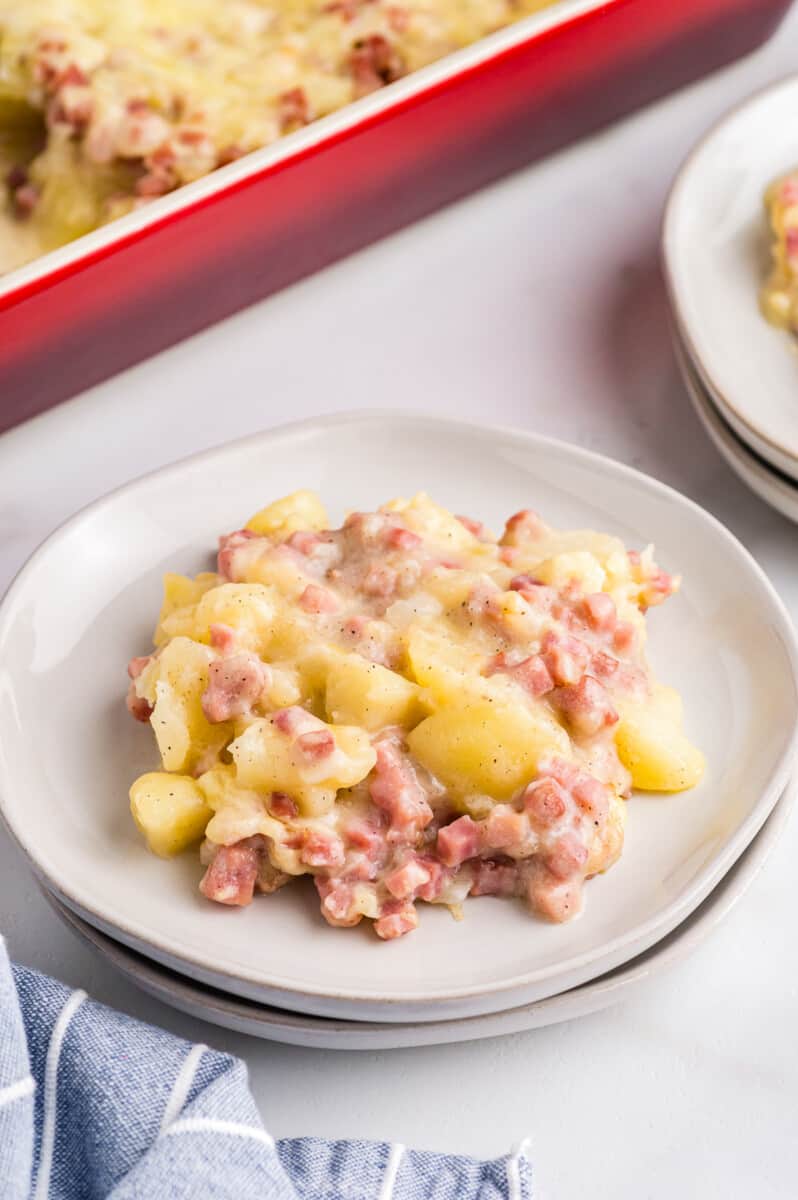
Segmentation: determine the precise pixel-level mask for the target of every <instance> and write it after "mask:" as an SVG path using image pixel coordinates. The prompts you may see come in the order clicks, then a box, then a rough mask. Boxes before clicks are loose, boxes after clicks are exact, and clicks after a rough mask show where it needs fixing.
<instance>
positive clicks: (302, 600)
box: [299, 583, 338, 616]
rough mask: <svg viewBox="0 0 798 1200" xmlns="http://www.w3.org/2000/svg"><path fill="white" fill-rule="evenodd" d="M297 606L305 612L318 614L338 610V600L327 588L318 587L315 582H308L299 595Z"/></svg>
mask: <svg viewBox="0 0 798 1200" xmlns="http://www.w3.org/2000/svg"><path fill="white" fill-rule="evenodd" d="M299 606H300V608H303V609H304V610H305V612H308V613H313V614H314V615H316V616H320V615H321V614H322V613H334V612H337V611H338V601H337V600H336V598H335V595H334V594H333V593H332V592H331V591H330V589H329V588H326V587H319V586H318V585H317V584H315V583H309V584H308V586H307V587H306V588H305V590H304V592H303V593H302V595H301V596H300V597H299Z"/></svg>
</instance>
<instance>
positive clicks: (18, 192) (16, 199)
mask: <svg viewBox="0 0 798 1200" xmlns="http://www.w3.org/2000/svg"><path fill="white" fill-rule="evenodd" d="M40 196H41V192H40V191H39V189H38V188H37V187H36V185H35V184H34V183H23V184H21V185H20V186H19V187H18V188H15V190H14V191H13V192H12V193H11V199H12V201H13V204H14V212H15V213H16V215H17V216H18V217H28V216H30V214H31V213H32V212H33V210H34V208H35V207H36V205H37V204H38V203H39V198H40Z"/></svg>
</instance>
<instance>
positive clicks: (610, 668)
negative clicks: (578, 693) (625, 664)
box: [590, 650, 620, 680]
mask: <svg viewBox="0 0 798 1200" xmlns="http://www.w3.org/2000/svg"><path fill="white" fill-rule="evenodd" d="M619 665H620V664H619V662H618V659H617V658H613V657H612V655H611V654H607V653H606V652H605V651H604V650H597V651H596V653H595V654H594V655H593V656H592V658H591V659H590V673H591V675H595V677H596V679H602V680H603V679H611V678H612V677H613V675H615V674H617V671H618V667H619Z"/></svg>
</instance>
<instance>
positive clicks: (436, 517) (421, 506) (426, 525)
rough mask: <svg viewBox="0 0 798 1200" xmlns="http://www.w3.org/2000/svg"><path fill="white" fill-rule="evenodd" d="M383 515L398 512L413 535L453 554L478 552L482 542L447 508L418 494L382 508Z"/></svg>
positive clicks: (420, 493) (422, 494)
mask: <svg viewBox="0 0 798 1200" xmlns="http://www.w3.org/2000/svg"><path fill="white" fill-rule="evenodd" d="M382 511H383V512H396V513H399V515H400V516H401V517H402V520H403V521H404V522H405V524H406V525H407V526H408V528H410V529H412V530H413V532H414V533H417V534H419V535H420V536H421V537H423V538H427V539H428V540H429V541H430V542H432V543H433V544H434V545H436V546H442V547H446V549H448V550H452V551H458V550H462V551H472V552H473V551H476V550H478V549H479V542H478V541H477V539H476V538H475V537H474V535H473V533H469V531H468V530H467V529H466V527H465V525H463V524H462V523H461V522H460V521H458V520H457V517H455V516H454V514H453V513H450V512H449V510H448V508H443V507H442V506H441V505H440V504H436V503H435V501H434V500H430V498H429V496H428V495H427V494H426V492H419V493H418V494H417V495H415V496H414V497H413V499H412V500H401V499H400V500H392V501H391V502H390V504H385V505H383V509H382Z"/></svg>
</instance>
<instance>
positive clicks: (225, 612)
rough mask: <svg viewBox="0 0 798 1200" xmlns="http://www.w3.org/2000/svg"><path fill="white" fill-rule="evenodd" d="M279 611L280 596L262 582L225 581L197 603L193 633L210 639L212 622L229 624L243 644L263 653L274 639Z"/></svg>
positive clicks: (201, 637) (204, 640) (203, 640)
mask: <svg viewBox="0 0 798 1200" xmlns="http://www.w3.org/2000/svg"><path fill="white" fill-rule="evenodd" d="M277 612H278V597H277V595H276V594H275V592H274V591H273V590H272V589H271V588H269V587H265V586H264V585H263V584H262V583H223V584H221V585H220V586H219V587H215V588H212V589H211V590H210V591H207V592H206V593H205V595H204V596H203V597H202V599H201V600H200V602H199V604H198V605H197V608H196V615H195V618H194V631H193V635H194V637H195V638H196V639H197V640H198V641H200V642H208V641H210V636H211V635H210V628H211V625H229V626H230V628H231V629H234V630H235V631H236V640H237V641H238V642H239V643H240V645H241V646H242V647H245V648H246V649H248V650H254V651H255V653H256V654H263V653H264V652H265V650H266V649H267V647H268V646H269V644H270V642H271V641H272V638H273V635H274V627H275V622H276V619H277Z"/></svg>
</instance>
